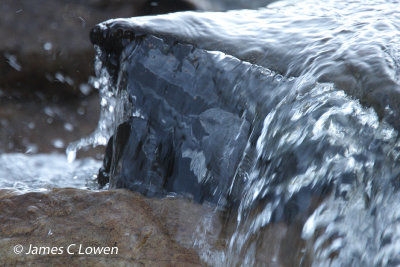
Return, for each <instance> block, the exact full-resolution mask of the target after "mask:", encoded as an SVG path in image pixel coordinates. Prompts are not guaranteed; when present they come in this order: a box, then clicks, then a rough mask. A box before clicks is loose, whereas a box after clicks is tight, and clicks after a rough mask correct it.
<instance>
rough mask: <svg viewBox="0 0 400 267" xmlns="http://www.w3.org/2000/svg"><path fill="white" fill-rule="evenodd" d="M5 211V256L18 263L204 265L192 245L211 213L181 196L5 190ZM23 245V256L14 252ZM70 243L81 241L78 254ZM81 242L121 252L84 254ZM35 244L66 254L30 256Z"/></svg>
mask: <svg viewBox="0 0 400 267" xmlns="http://www.w3.org/2000/svg"><path fill="white" fill-rule="evenodd" d="M0 210H1V214H0V240H1V241H0V259H1V262H2V264H6V265H16V266H28V265H37V264H39V265H44V264H46V265H47V266H49V265H52V266H55V265H57V266H63V265H68V266H78V265H79V266H110V265H112V266H128V265H129V266H201V265H203V263H202V262H201V260H200V258H199V256H198V254H197V252H196V251H194V250H193V249H190V244H191V243H192V235H193V233H194V232H195V230H196V227H197V225H198V224H199V221H200V219H201V217H202V216H204V215H205V214H207V213H210V212H211V209H208V208H206V207H205V206H199V205H195V204H192V203H190V202H188V201H185V200H182V199H162V200H160V199H153V200H150V199H146V198H143V197H141V196H140V195H138V194H136V193H133V192H129V191H125V190H118V191H117V190H114V191H107V192H90V191H84V190H76V189H58V190H53V191H50V192H48V193H28V194H24V195H14V194H13V193H12V192H10V191H5V190H3V191H1V192H0ZM18 244H20V245H22V246H23V249H24V250H23V252H22V253H21V254H15V253H14V251H13V249H14V246H16V245H18ZM70 244H76V247H74V249H73V250H72V248H71V250H70V252H75V255H68V253H67V247H68V245H70ZM80 244H82V247H85V248H86V247H90V246H92V247H101V246H103V247H105V246H109V247H118V254H115V253H114V254H113V255H105V254H102V255H79V254H78V253H79V245H80ZM30 245H32V246H38V247H40V246H42V247H58V248H59V247H63V253H59V254H56V255H51V253H49V254H47V255H27V254H26V253H28V250H29V246H30ZM32 251H33V250H32ZM114 252H115V250H114ZM82 264H83V265H82Z"/></svg>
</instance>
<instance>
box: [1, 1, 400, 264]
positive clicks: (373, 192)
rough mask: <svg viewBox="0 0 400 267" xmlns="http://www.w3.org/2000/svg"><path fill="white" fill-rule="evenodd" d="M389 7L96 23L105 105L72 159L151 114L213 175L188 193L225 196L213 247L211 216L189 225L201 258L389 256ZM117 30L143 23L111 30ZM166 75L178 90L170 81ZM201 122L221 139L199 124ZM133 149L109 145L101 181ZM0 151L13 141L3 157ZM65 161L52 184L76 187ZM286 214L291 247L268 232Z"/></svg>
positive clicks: (299, 7)
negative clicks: (63, 178)
mask: <svg viewBox="0 0 400 267" xmlns="http://www.w3.org/2000/svg"><path fill="white" fill-rule="evenodd" d="M399 6H400V2H397V1H362V2H361V1H349V2H344V1H327V2H324V3H323V4H322V3H320V2H318V1H302V2H301V3H297V2H296V1H282V2H277V3H275V4H272V5H270V6H269V7H268V8H266V9H260V10H243V11H230V12H224V13H207V12H205V13H194V12H186V13H177V14H170V15H163V16H157V17H143V18H133V19H118V20H112V21H108V22H106V23H104V24H101V25H100V28H99V29H100V30H101V34H100V36H102V37H101V38H103V39H102V40H99V39H98V38H99V37H98V36H95V37H94V38H93V39H92V41H93V40H94V41H95V43H96V44H97V46H96V49H97V59H96V74H97V76H98V77H97V80H95V81H93V82H94V83H95V86H96V87H97V88H99V90H100V93H101V97H102V99H101V106H102V114H101V117H100V121H99V126H98V129H97V130H96V132H95V133H94V134H93V135H92V136H90V137H88V138H85V139H83V140H81V141H79V142H77V143H74V144H72V145H70V146H69V148H68V149H67V152H68V159H69V160H70V161H73V159H74V158H75V153H76V150H77V149H79V148H81V147H84V146H87V145H92V144H93V145H98V144H102V145H105V144H106V143H107V141H108V139H109V138H110V137H111V136H112V135H113V134H114V133H115V131H116V129H117V127H118V125H120V124H121V123H123V122H126V121H129V123H130V124H131V125H132V129H134V127H135V125H136V126H137V128H139V129H141V128H140V127H141V126H140V125H141V124H140V123H142V121H145V122H149V121H151V123H153V124H157V123H159V125H163V128H164V129H175V130H176V131H178V132H176V133H177V135H179V134H180V133H184V135H186V136H190V137H191V138H192V139H190V138H184V139H183V138H181V139H179V138H178V137H174V138H178V139H174V141H177V140H178V141H179V142H180V143H179V144H180V145H179V146H178V145H176V142H175V143H174V142H173V143H174V147H173V148H174V149H176V150H177V151H178V152H177V153H178V154H179V153H181V154H180V155H181V158H182V159H188V160H189V161H190V170H191V172H192V173H191V175H192V176H194V178H195V179H194V180H195V181H198V182H199V183H200V184H207V183H211V184H212V186H213V187H212V190H211V191H212V193H209V194H208V195H207V196H205V198H203V196H202V195H200V196H198V197H197V198H196V196H192V197H193V198H194V199H195V200H196V201H200V200H204V199H205V200H206V201H210V202H213V203H214V204H215V203H216V207H217V208H216V209H217V210H221V209H222V210H224V209H225V208H226V207H227V206H228V207H229V208H227V211H226V212H227V215H226V218H225V223H226V225H225V229H223V231H222V230H221V233H220V235H221V240H222V241H221V242H223V243H224V245H223V246H220V247H218V248H216V247H214V246H213V245H212V244H210V242H209V240H208V238H207V236H208V235H209V233H210V232H212V231H211V230H210V227H212V223H210V220H211V219H210V218H204V220H203V221H201V222H199V226H198V231H197V233H194V236H193V246H195V247H197V248H198V249H199V251H200V252H201V253H200V256H201V257H202V260H204V261H205V262H206V263H208V264H210V265H213V266H214V265H218V266H235V265H241V266H264V265H271V266H281V265H289V263H287V264H285V262H287V261H285V259H286V258H293V261H291V264H295V265H301V264H303V265H313V266H329V265H331V266H398V265H399V264H400V223H399V222H400V191H399V189H400V188H399V185H400V180H399V179H400V177H399V174H400V164H399V163H400V142H399V140H398V129H399V125H400V124H399V120H398V117H399V112H400V104H399V103H400V102H399V101H400V98H399V97H400V95H399V94H400V85H399V74H400V69H399V66H400V49H399V44H400V15H399V14H398V12H396V11H397V10H398V7H399ZM116 29H119V30H123V31H132V32H134V33H135V34H136V35H137V36H138V37H137V38H131V36H130V35H129V38H128V39H129V40H125V39H121V38H117V37H116V35H115V34H114V35H113V34H112V31H113V30H116ZM108 31H111V33H108ZM137 33H140V34H137ZM96 38H97V39H96ZM171 39H172V41H171ZM164 87H165V88H169V89H170V88H173V90H175V91H174V92H173V93H170V94H168V93H166V92H165V91H163V89H164ZM160 88H161V89H160ZM196 101H197V102H196ZM185 103H186V104H185ZM199 103H200V104H199ZM213 116H214V117H213ZM218 118H222V119H221V120H220V121H219V120H218ZM197 121H200V124H202V125H203V128H204V129H205V131H206V132H207V133H208V134H209V135H210V136H212V138H213V139H214V140H216V141H213V140H211V141H210V140H208V139H207V141H204V140H205V139H202V138H203V137H204V136H200V137H198V136H197V135H196V133H194V132H195V131H196V129H197V128H196V127H197V126H194V125H195V124H196V123H197ZM226 121H228V122H229V123H226ZM181 125H183V126H181ZM161 128H162V127H161ZM151 130H152V131H154V132H155V133H151V134H150V132H151V131H150V130H149V136H150V137H149V138H148V139H145V140H154V138H158V135H161V134H163V135H164V134H165V135H167V134H168V131H167V130H165V131H164V130H163V129H161V130H159V129H158V128H156V127H155V128H151ZM175 130H174V131H175ZM132 131H133V130H132ZM179 131H180V132H179ZM218 133H222V134H223V137H224V138H218ZM145 138H147V137H145ZM196 138H197V139H196ZM130 140H131V139H130ZM191 140H192V141H191ZM193 140H194V141H193ZM198 140H200V141H198ZM202 142H204V143H202ZM128 144H133V141H129V142H128ZM199 144H200V145H199ZM150 148H154V147H152V146H151V144H150V145H149V146H148V147H147V148H146V147H145V148H143V150H145V149H150ZM189 148H190V149H189ZM229 148H231V149H229ZM213 149H214V150H213ZM133 150H134V149H131V151H130V152H129V151H128V152H125V154H124V155H125V156H124V155H123V156H122V159H121V160H120V157H121V156H120V154H119V153H120V152H118V151H116V149H114V151H113V152H112V153H111V154H112V157H113V160H112V163H111V172H110V175H111V178H110V179H111V180H110V183H111V186H116V185H118V179H125V180H127V179H130V176H129V175H132V173H131V172H130V171H131V170H132V169H130V168H133V169H134V168H135V167H134V166H135V164H136V163H135V162H134V161H132V158H133V159H134V157H133V155H136V154H135V153H136V152H134V151H133ZM210 151H211V152H210ZM221 151H223V152H224V155H222V156H218V155H219V154H218V152H221ZM146 153H147V152H146ZM148 153H150V152H148ZM215 154H218V155H217V156H215ZM210 155H211V156H210ZM7 157H21V156H19V155H8V156H2V157H1V158H0V161H6V162H7V161H9V160H10V159H9V158H7ZM124 157H125V158H124ZM209 157H211V158H212V157H217V158H218V159H219V161H218V162H217V167H219V169H218V168H217V167H215V166H214V165H215V163H214V162H211V163H210V164H206V163H207V161H208V160H209V159H208V158H209ZM179 159H180V158H179ZM20 160H23V159H20ZM35 160H39V161H40V160H41V159H40V155H38V156H37V158H36V157H35V158H32V162H34V161H35ZM129 160H131V161H129ZM153 160H154V161H156V160H157V159H156V158H154V159H153ZM182 162H183V161H182ZM33 164H34V163H33ZM73 164H75V165H74V168H87V170H89V169H91V168H92V167H93V166H95V165H93V162H84V161H81V160H78V161H73ZM174 164H176V163H174ZM213 164H214V165H213ZM218 164H219V165H218ZM229 164H233V166H234V169H232V168H231V167H226V166H231V165H229ZM39 165H40V164H39ZM96 166H98V165H96ZM62 168H63V166H60V169H61V170H62ZM216 168H217V169H218V171H215V170H216ZM149 169H150V167H149ZM39 170H40V169H39ZM126 170H127V171H126ZM134 170H135V169H134ZM151 170H152V171H153V170H154V169H151ZM1 171H2V170H0V175H1V174H2V172H1ZM91 171H92V172H93V170H91ZM7 172H8V171H7ZM73 172H74V171H72V173H68V174H67V176H77V177H78V180H79V179H80V183H75V182H74V181H72V182H71V181H69V182H68V183H66V184H64V183H63V182H60V183H61V185H59V186H77V187H82V186H83V182H82V181H83V180H82V179H81V178H80V177H82V175H81V174H79V175H76V174H74V173H73ZM149 172H150V171H149ZM126 173H128V174H126ZM221 173H223V174H225V176H224V175H220V176H218V175H219V174H221ZM52 175H53V177H55V178H54V179H59V178H57V177H58V176H57V175H58V174H57V173H56V172H54V173H52ZM83 176H85V172H83ZM24 177H33V176H30V175H25V176H24ZM121 177H122V178H121ZM152 177H153V176H152ZM221 177H222V178H221ZM27 179H30V178H27ZM152 179H153V178H152ZM221 179H222V181H221ZM50 180H51V181H53V178H50ZM113 181H114V182H115V181H117V182H115V183H114V184H113ZM153 181H154V180H150V185H149V184H148V182H149V181H147V180H146V179H145V178H143V179H142V180H140V179H139V180H138V182H137V183H135V185H134V187H133V188H135V189H137V190H138V191H140V192H144V193H145V194H147V195H151V194H150V193H149V192H150V191H151V192H152V193H154V192H155V191H156V190H159V189H160V188H159V187H157V185H154V183H153V184H152V182H153ZM210 181H211V182H210ZM27 183H30V182H29V181H27ZM55 183H58V182H55ZM2 186H3V187H7V188H13V187H14V188H18V186H20V185H15V184H7V183H5V184H4V185H2ZM24 186H25V185H22V187H24ZM42 187H43V185H42V184H41V183H40V181H38V188H42ZM143 187H145V189H146V190H144V189H143ZM149 188H150V189H149ZM154 188H155V189H154ZM171 188H179V187H171ZM164 189H165V188H163V190H164ZM167 189H168V188H167ZM152 190H153V191H152ZM160 190H161V189H160ZM190 190H192V188H190ZM190 190H189V191H190ZM167 191H168V192H167V193H168V194H171V193H173V192H170V191H169V190H167ZM163 193H164V192H163ZM178 193H179V192H178ZM186 193H187V192H186ZM192 195H194V194H192ZM229 201H232V202H233V203H234V205H232V206H229ZM227 203H228V204H227ZM293 225H297V226H299V230H298V232H296V231H295V232H294V234H293V233H292V234H291V236H290V237H291V238H292V240H293V242H295V238H296V236H295V235H296V234H297V237H298V238H299V239H301V240H302V241H301V242H298V243H296V244H298V247H296V248H295V249H297V252H296V253H297V254H296V255H294V254H295V252H294V251H293V250H292V251H291V250H290V249H288V248H286V249H285V248H284V247H283V245H284V244H283V243H282V242H281V241H279V240H280V239H279V238H278V237H277V236H279V235H283V234H282V232H285V231H286V232H290V229H291V227H292V226H293ZM274 229H275V230H274ZM276 229H278V230H276ZM290 241H291V240H289V243H290ZM271 242H276V243H275V244H272V245H271V244H269V243H271ZM287 243H288V242H286V245H287ZM271 246H272V247H273V249H270V247H271ZM289 248H290V246H289ZM268 249H269V250H268ZM267 250H268V251H267Z"/></svg>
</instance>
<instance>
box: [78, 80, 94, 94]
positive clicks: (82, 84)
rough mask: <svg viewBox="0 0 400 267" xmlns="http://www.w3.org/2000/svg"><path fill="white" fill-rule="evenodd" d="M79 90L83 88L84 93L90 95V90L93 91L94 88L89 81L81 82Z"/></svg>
mask: <svg viewBox="0 0 400 267" xmlns="http://www.w3.org/2000/svg"><path fill="white" fill-rule="evenodd" d="M79 90H81V92H82V94H84V95H89V94H90V92H91V91H92V88H91V87H90V85H89V84H87V83H81V84H80V85H79Z"/></svg>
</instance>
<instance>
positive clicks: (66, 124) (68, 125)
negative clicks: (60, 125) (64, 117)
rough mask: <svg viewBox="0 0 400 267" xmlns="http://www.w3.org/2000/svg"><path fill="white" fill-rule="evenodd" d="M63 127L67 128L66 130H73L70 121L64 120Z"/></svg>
mask: <svg viewBox="0 0 400 267" xmlns="http://www.w3.org/2000/svg"><path fill="white" fill-rule="evenodd" d="M64 129H65V130H67V131H68V132H72V131H73V130H74V126H73V125H72V124H71V123H68V122H66V123H65V124H64Z"/></svg>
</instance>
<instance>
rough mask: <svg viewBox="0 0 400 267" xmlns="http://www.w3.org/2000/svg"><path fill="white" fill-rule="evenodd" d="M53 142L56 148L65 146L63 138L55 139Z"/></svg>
mask: <svg viewBox="0 0 400 267" xmlns="http://www.w3.org/2000/svg"><path fill="white" fill-rule="evenodd" d="M52 143H53V146H54V147H55V148H63V147H64V142H63V141H62V140H61V139H54V140H53V142H52Z"/></svg>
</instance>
